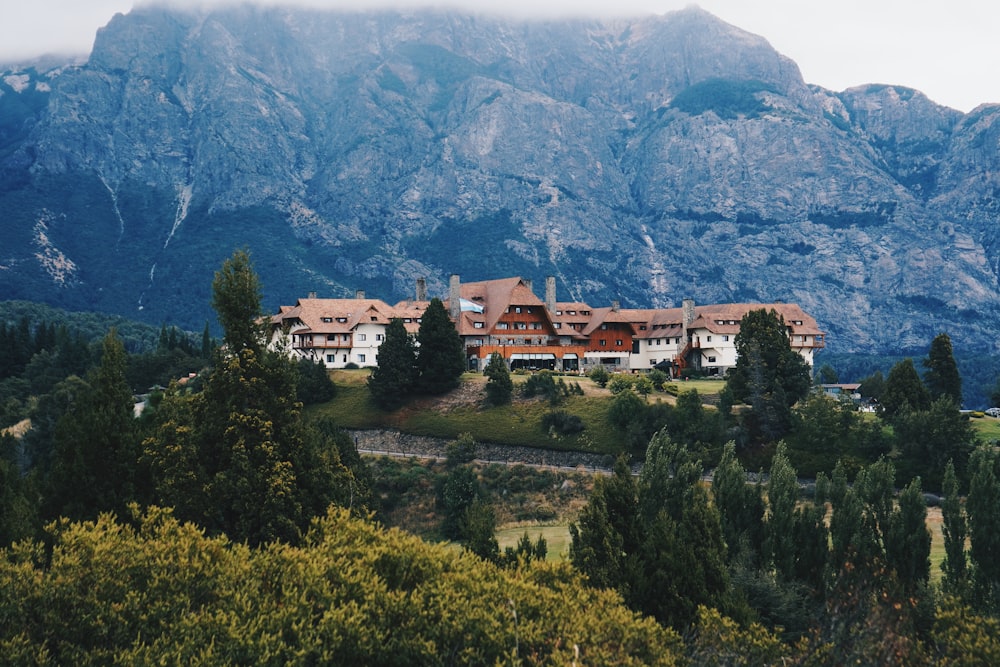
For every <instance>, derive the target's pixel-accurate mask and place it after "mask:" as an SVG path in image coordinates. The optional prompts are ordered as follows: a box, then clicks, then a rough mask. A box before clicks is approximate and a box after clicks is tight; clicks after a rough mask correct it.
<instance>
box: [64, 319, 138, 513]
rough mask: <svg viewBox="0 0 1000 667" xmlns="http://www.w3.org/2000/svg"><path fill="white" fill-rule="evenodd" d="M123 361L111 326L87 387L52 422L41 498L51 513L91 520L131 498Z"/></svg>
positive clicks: (133, 449)
mask: <svg viewBox="0 0 1000 667" xmlns="http://www.w3.org/2000/svg"><path fill="white" fill-rule="evenodd" d="M125 360H126V357H125V348H124V346H123V344H122V342H121V339H119V338H118V335H117V332H116V331H115V330H114V329H112V330H111V331H109V332H108V334H107V336H105V337H104V341H103V343H102V354H101V363H100V366H98V368H97V369H96V370H95V371H94V372H93V373H91V374H90V376H89V377H88V379H87V391H85V392H83V393H80V394H79V395H77V397H76V400H75V401H74V402H73V404H72V405H71V406H70V407H69V409H68V410H67V411H66V412H65V413H64V414H63V416H62V417H61V418H60V419H59V422H58V423H57V425H56V431H55V459H54V464H53V468H52V475H51V478H50V480H49V493H48V502H47V503H46V506H47V508H48V515H49V516H50V517H52V516H57V515H61V516H67V517H69V518H72V519H93V518H95V517H96V516H97V515H98V513H100V512H106V511H112V512H116V513H118V514H119V515H120V516H121V515H123V514H124V513H125V510H126V505H127V504H128V503H129V502H131V501H132V500H135V499H136V496H135V492H136V490H135V474H136V469H137V465H138V459H139V448H138V442H137V441H136V436H135V426H134V417H133V403H134V402H133V400H132V390H131V389H130V388H129V386H128V383H127V382H126V380H125Z"/></svg>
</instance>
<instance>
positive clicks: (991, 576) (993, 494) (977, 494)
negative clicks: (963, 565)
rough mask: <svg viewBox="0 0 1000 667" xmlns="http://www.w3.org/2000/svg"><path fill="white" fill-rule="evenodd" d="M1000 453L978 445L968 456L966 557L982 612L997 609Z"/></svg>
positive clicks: (999, 595) (974, 595) (999, 603)
mask: <svg viewBox="0 0 1000 667" xmlns="http://www.w3.org/2000/svg"><path fill="white" fill-rule="evenodd" d="M998 467H1000V457H998V455H997V453H996V452H995V451H994V450H993V448H992V447H979V448H978V449H976V451H975V452H973V454H972V458H971V459H970V460H969V472H970V475H969V496H968V498H967V500H966V503H965V509H966V512H967V513H968V521H969V541H970V548H969V561H970V571H971V574H972V598H973V603H974V605H975V606H976V607H977V608H978V609H980V610H981V611H983V612H987V613H991V614H994V613H996V612H997V611H998V610H1000V558H997V554H1000V476H998V475H997V470H998Z"/></svg>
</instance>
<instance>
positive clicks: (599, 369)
mask: <svg viewBox="0 0 1000 667" xmlns="http://www.w3.org/2000/svg"><path fill="white" fill-rule="evenodd" d="M587 377H589V378H590V379H591V380H593V381H594V384H596V385H597V386H598V387H600V388H601V389H603V388H604V387H606V386H607V385H608V380H609V379H611V374H610V373H608V369H607V368H605V367H604V366H601V365H598V366H594V367H593V368H591V369H590V371H589V372H588V373H587Z"/></svg>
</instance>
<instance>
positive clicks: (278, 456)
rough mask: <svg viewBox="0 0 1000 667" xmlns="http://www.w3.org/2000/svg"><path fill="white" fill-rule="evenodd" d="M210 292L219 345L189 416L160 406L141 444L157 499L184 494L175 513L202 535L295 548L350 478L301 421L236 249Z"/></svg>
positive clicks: (283, 361) (290, 378)
mask: <svg viewBox="0 0 1000 667" xmlns="http://www.w3.org/2000/svg"><path fill="white" fill-rule="evenodd" d="M212 291H213V299H212V303H213V305H214V306H215V307H216V309H217V312H218V314H219V321H220V322H221V323H222V325H223V330H224V333H223V340H224V343H225V344H224V345H223V346H222V347H220V348H217V349H216V351H215V353H214V355H213V356H214V358H213V368H212V370H211V371H210V372H209V374H208V377H207V379H206V380H205V386H204V390H203V391H202V392H201V393H200V394H196V395H194V396H192V397H191V398H190V399H187V400H189V401H190V403H189V404H188V407H189V413H190V416H186V415H184V414H183V412H182V411H181V410H178V409H175V408H174V407H170V406H169V404H170V403H171V402H173V401H174V400H175V399H169V400H168V399H165V400H164V403H167V404H168V409H167V410H165V411H164V415H163V420H167V421H161V422H160V423H159V424H158V425H157V427H156V429H155V434H154V436H153V437H151V438H150V439H149V440H147V442H146V446H145V449H146V453H147V459H148V460H149V461H150V464H151V473H152V475H153V479H154V480H157V491H158V493H160V494H162V495H164V496H171V497H174V498H177V496H178V495H179V494H178V490H179V488H183V489H184V490H185V491H187V492H189V493H191V494H193V496H192V497H190V498H186V499H184V500H183V504H182V506H181V508H178V514H179V515H180V516H182V518H184V519H187V520H193V521H195V522H197V523H198V524H199V525H202V526H204V527H205V528H207V529H208V530H209V531H211V532H222V533H225V534H226V535H228V536H229V537H230V538H232V539H234V540H237V541H247V542H249V543H250V544H261V543H265V542H270V541H274V540H285V541H289V542H295V541H297V540H298V539H299V537H300V536H301V534H302V531H303V530H305V529H306V528H307V526H308V524H309V522H310V520H311V519H312V518H313V517H314V516H315V515H316V514H317V513H321V512H323V511H325V509H326V508H327V506H328V505H329V504H330V503H333V502H336V501H338V500H341V501H342V499H343V498H344V497H345V496H350V491H351V487H350V484H349V481H350V479H351V476H350V475H349V474H348V472H347V471H346V469H345V468H344V466H343V464H342V463H341V461H340V458H339V452H338V451H337V448H336V447H330V446H329V441H328V440H325V439H324V438H323V437H322V436H321V434H319V433H317V432H316V431H314V430H311V429H308V428H307V427H306V425H305V423H304V421H303V420H302V414H301V411H302V405H301V403H299V402H298V401H297V400H296V388H297V385H298V372H297V370H298V369H297V366H296V363H295V362H294V361H292V360H291V359H289V358H288V356H287V355H285V354H283V353H281V352H279V351H274V350H270V349H268V347H267V345H266V334H267V332H266V329H265V328H264V327H263V326H262V325H261V322H262V321H264V319H265V318H263V317H262V315H261V306H260V294H261V289H260V285H259V281H258V278H257V274H256V273H255V272H254V270H253V267H252V264H251V263H250V258H249V256H248V254H247V253H246V252H245V251H237V252H236V253H234V255H233V256H232V257H231V258H230V259H228V260H227V261H226V262H224V263H223V266H222V268H221V269H220V270H219V271H218V272H217V273H216V276H215V280H214V281H213V283H212ZM181 405H183V403H178V404H177V406H176V407H178V408H179V407H180V406H181ZM173 485H177V486H176V487H175V486H173ZM345 486H346V487H347V488H344V487H345ZM189 512H190V513H189Z"/></svg>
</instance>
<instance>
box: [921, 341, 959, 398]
mask: <svg viewBox="0 0 1000 667" xmlns="http://www.w3.org/2000/svg"><path fill="white" fill-rule="evenodd" d="M923 366H924V368H926V369H927V371H926V372H925V373H924V383H925V384H926V385H927V390H928V391H929V392H930V395H931V398H934V399H936V398H939V397H941V396H947V397H949V398H950V399H951V400H952V401H954V403H955V405H957V406H959V407H961V405H962V376H961V375H959V372H958V364H956V363H955V356H954V353H953V352H952V349H951V338H949V337H948V334H946V333H941V334H938V335H937V336H935V337H934V340H932V341H931V347H930V350H929V351H928V353H927V358H926V359H924V360H923Z"/></svg>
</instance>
